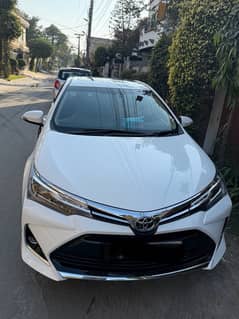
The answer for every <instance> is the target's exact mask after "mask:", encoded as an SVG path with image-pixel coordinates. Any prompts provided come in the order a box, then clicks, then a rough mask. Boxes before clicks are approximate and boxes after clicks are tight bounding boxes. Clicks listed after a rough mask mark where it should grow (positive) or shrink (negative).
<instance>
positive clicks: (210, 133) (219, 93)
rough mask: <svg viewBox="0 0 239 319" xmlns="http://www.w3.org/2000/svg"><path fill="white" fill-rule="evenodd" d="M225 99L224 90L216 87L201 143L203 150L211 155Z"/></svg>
mask: <svg viewBox="0 0 239 319" xmlns="http://www.w3.org/2000/svg"><path fill="white" fill-rule="evenodd" d="M225 99H226V90H224V89H221V88H220V89H216V92H215V97H214V101H213V107H212V111H211V115H210V119H209V123H208V128H207V132H206V136H205V140H204V145H203V148H204V150H205V152H206V153H207V154H209V155H212V154H213V152H214V148H215V143H216V138H217V134H218V129H219V126H220V122H221V117H222V112H223V108H224V104H225Z"/></svg>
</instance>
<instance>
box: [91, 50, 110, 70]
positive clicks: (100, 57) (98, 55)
mask: <svg viewBox="0 0 239 319" xmlns="http://www.w3.org/2000/svg"><path fill="white" fill-rule="evenodd" d="M107 56H108V52H107V49H106V48H105V47H99V48H97V49H96V51H95V58H94V60H95V65H96V66H104V65H105V62H106V61H107Z"/></svg>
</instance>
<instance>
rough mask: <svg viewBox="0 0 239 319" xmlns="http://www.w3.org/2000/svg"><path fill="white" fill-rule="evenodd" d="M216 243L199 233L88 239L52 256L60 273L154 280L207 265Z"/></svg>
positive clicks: (95, 237) (99, 236)
mask: <svg viewBox="0 0 239 319" xmlns="http://www.w3.org/2000/svg"><path fill="white" fill-rule="evenodd" d="M214 249H215V243H214V242H213V241H212V240H211V239H210V238H209V237H208V236H207V235H205V234H203V233H201V232H199V231H185V232H179V233H171V234H161V235H154V236H151V237H137V236H118V235H117V236H111V235H110V236H109V235H85V236H82V237H79V238H77V239H75V240H73V241H71V242H69V243H67V244H65V245H64V246H62V247H60V248H58V249H57V250H55V251H54V252H53V253H52V254H51V256H50V257H51V260H52V263H53V264H54V266H55V267H56V269H57V270H58V271H60V272H68V273H73V274H81V275H82V274H85V275H92V276H153V275H159V274H164V273H168V272H174V271H180V270H183V269H186V268H189V267H193V266H196V265H199V264H207V263H208V262H209V261H210V259H211V257H212V254H213V252H214Z"/></svg>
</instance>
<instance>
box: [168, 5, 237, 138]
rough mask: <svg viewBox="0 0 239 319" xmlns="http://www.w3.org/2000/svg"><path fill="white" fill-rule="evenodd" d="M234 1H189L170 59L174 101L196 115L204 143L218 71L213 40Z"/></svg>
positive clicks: (183, 12) (193, 115)
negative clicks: (213, 83) (214, 81)
mask: <svg viewBox="0 0 239 319" xmlns="http://www.w3.org/2000/svg"><path fill="white" fill-rule="evenodd" d="M230 3H231V0H204V1H201V0H191V1H185V3H184V5H182V8H181V9H180V11H181V12H180V16H181V19H180V23H179V26H178V28H177V30H176V32H175V34H174V36H173V42H172V45H171V47H170V58H169V67H170V71H169V86H170V93H171V103H172V105H173V106H175V107H176V108H177V110H178V112H180V113H186V114H188V115H190V116H192V117H193V118H194V122H195V125H194V128H195V135H194V137H195V138H196V139H197V140H198V141H199V142H200V143H202V141H203V139H204V135H205V131H206V128H207V124H208V119H209V115H210V111H211V106H212V102H213V98H214V93H215V92H214V88H213V85H212V82H213V79H214V77H215V75H216V72H217V70H218V61H217V58H216V48H215V45H214V42H213V38H214V35H215V33H217V32H218V31H219V30H220V29H221V28H222V26H223V25H224V24H225V23H226V21H227V19H228V14H229V12H230V9H229V8H230Z"/></svg>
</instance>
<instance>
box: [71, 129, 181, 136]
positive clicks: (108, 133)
mask: <svg viewBox="0 0 239 319" xmlns="http://www.w3.org/2000/svg"><path fill="white" fill-rule="evenodd" d="M65 133H68V134H74V135H93V136H94V135H95V136H97V135H98V136H100V135H103V136H140V137H141V136H142V137H150V136H152V137H154V136H157V137H158V136H170V135H177V134H178V129H174V130H168V131H133V130H120V129H79V130H66V131H65Z"/></svg>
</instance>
